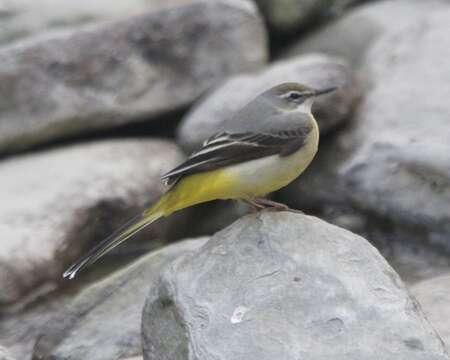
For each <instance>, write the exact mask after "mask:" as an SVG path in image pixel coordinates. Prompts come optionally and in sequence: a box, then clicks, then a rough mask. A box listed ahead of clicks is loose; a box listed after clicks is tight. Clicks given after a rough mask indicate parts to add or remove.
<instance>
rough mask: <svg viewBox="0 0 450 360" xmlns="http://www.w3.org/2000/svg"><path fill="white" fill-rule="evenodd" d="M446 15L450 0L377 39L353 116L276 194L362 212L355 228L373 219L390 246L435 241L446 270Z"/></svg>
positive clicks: (449, 186) (449, 130)
mask: <svg viewBox="0 0 450 360" xmlns="http://www.w3.org/2000/svg"><path fill="white" fill-rule="evenodd" d="M449 19H450V6H449V7H447V10H445V11H444V10H442V11H440V12H432V13H428V14H424V15H423V17H422V18H421V19H420V21H416V22H415V23H414V24H413V25H411V26H409V27H406V28H403V29H400V30H399V31H397V32H393V33H391V34H390V35H386V36H384V37H382V38H380V39H379V40H378V42H377V43H376V45H375V46H374V47H372V48H371V50H370V51H369V53H368V54H367V56H366V59H365V61H364V71H365V73H366V75H367V78H368V81H369V86H368V92H367V94H366V95H365V98H364V100H363V101H362V103H361V105H360V106H359V108H358V110H357V111H356V113H355V119H354V120H355V121H354V122H352V123H351V124H349V126H347V127H346V128H345V129H342V131H340V132H339V134H338V135H337V136H336V137H335V138H334V139H331V140H330V141H327V142H322V144H321V148H320V149H319V154H318V157H317V158H316V160H315V161H314V162H313V163H312V166H311V167H310V169H308V171H307V172H305V174H304V175H302V176H301V177H300V179H299V180H298V181H296V182H295V183H293V184H292V185H291V186H289V187H288V188H286V189H285V190H283V192H282V193H281V195H280V199H281V200H284V201H287V202H289V203H290V204H291V205H292V206H296V207H300V208H303V209H310V210H312V209H314V211H318V212H319V213H321V214H327V213H329V214H332V213H338V214H339V213H344V214H350V215H351V216H356V217H359V220H358V221H356V222H355V224H356V226H357V227H358V229H355V230H356V231H358V232H360V233H365V232H366V231H368V230H370V227H373V223H375V224H376V225H378V228H377V229H375V231H374V232H375V233H378V234H379V233H380V232H381V233H382V232H385V234H384V235H383V236H384V237H385V239H384V241H385V242H387V243H390V242H391V241H393V240H396V239H400V240H405V241H408V242H410V241H412V240H413V239H415V240H417V241H420V242H421V243H425V244H427V246H426V247H427V248H431V247H432V246H433V245H436V246H437V249H438V250H437V251H438V252H439V253H440V254H443V253H444V252H443V251H442V250H443V249H444V250H445V251H446V253H447V267H448V254H449V251H450V242H449V235H450V211H449V209H450V143H449V140H448V139H450V127H449V119H450V103H449V101H448V99H449V98H450V72H449V71H448V66H447V64H448V59H449V57H450V22H449V21H448V20H449ZM418 49H420V51H418ZM331 216H333V215H331ZM380 225H381V226H380ZM386 230H387V231H386ZM375 236H376V234H375ZM386 236H387V238H386ZM430 265H432V266H433V263H430Z"/></svg>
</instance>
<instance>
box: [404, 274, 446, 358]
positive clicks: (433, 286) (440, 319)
mask: <svg viewBox="0 0 450 360" xmlns="http://www.w3.org/2000/svg"><path fill="white" fill-rule="evenodd" d="M411 292H412V294H413V295H414V296H415V297H416V299H417V300H418V301H419V303H420V305H421V306H422V310H423V312H424V313H425V315H426V317H427V319H428V320H429V321H430V323H431V325H433V326H434V328H435V329H436V331H437V332H438V333H439V335H440V336H441V338H442V340H443V341H444V343H445V344H446V345H447V351H448V349H450V275H449V274H446V275H442V276H439V277H436V278H433V279H429V280H425V281H422V282H420V283H418V284H416V285H414V286H412V287H411Z"/></svg>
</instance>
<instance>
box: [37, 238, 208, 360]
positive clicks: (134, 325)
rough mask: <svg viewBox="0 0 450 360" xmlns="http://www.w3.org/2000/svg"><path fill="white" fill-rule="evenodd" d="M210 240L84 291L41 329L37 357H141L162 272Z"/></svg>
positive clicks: (148, 260)
mask: <svg viewBox="0 0 450 360" xmlns="http://www.w3.org/2000/svg"><path fill="white" fill-rule="evenodd" d="M205 240H206V239H197V240H186V241H183V242H181V243H177V244H173V245H170V246H168V247H165V248H163V249H161V250H158V251H155V252H153V253H150V254H148V255H146V256H144V257H142V258H140V259H139V260H137V261H136V262H134V263H132V264H131V265H129V266H128V267H126V268H125V269H123V270H121V271H119V272H118V273H116V274H114V275H112V276H110V277H107V278H106V279H105V280H103V281H101V282H99V283H97V284H94V285H92V286H91V287H89V288H87V289H85V290H84V291H82V292H81V293H80V294H79V295H78V296H77V297H76V298H75V299H74V300H73V301H72V302H70V303H68V304H66V306H65V307H64V308H63V309H62V310H61V311H60V312H59V314H57V315H56V316H54V317H53V318H51V319H50V320H49V321H48V322H47V323H46V324H45V325H44V326H42V327H41V329H40V335H38V337H37V339H38V340H37V342H36V345H35V346H34V351H33V359H41V360H50V359H51V360H82V359H89V360H111V359H124V358H127V357H132V356H138V355H140V354H141V353H142V351H141V334H140V319H141V313H142V307H143V305H144V301H145V298H146V295H147V293H148V291H149V289H150V288H151V287H152V286H154V285H153V282H154V281H155V279H156V278H157V276H158V274H159V272H160V270H161V269H162V268H163V267H164V266H166V265H167V264H168V263H170V262H171V261H172V260H174V259H176V258H177V257H178V256H180V255H183V254H186V253H189V252H191V251H194V250H197V249H198V248H199V247H200V246H201V245H203V244H204V242H205Z"/></svg>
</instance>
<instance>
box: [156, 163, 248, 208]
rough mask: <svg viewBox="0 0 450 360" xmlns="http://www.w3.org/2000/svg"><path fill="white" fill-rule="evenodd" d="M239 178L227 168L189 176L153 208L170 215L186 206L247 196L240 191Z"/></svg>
mask: <svg viewBox="0 0 450 360" xmlns="http://www.w3.org/2000/svg"><path fill="white" fill-rule="evenodd" d="M239 189H240V187H239V179H238V178H237V176H234V175H233V174H231V173H230V172H229V171H226V169H219V170H214V171H208V172H204V173H199V174H194V175H191V176H187V177H185V178H183V179H181V181H180V182H179V183H178V184H176V185H175V186H174V187H173V188H172V189H171V190H170V191H169V192H167V193H166V194H165V195H163V196H162V198H161V199H160V201H158V203H157V204H156V205H155V206H154V208H152V210H154V211H157V210H159V211H161V212H162V213H163V215H169V214H171V213H173V212H174V211H177V210H180V209H183V208H185V207H188V206H191V205H195V204H200V203H203V202H207V201H212V200H216V199H235V198H242V197H245V194H242V193H240V192H239Z"/></svg>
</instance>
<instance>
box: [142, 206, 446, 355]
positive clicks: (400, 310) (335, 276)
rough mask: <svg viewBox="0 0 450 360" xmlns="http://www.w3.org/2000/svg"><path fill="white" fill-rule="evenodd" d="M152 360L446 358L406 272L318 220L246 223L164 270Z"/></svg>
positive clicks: (271, 217) (154, 305)
mask: <svg viewBox="0 0 450 360" xmlns="http://www.w3.org/2000/svg"><path fill="white" fill-rule="evenodd" d="M142 326H143V330H142V331H143V348H144V359H147V360H149V359H158V360H164V359H171V360H181V359H191V360H194V359H195V360H200V359H211V358H217V359H247V360H252V359H258V360H265V359H280V360H288V359H293V360H294V359H295V360H297V359H321V360H322V359H329V358H330V356H331V357H332V358H333V359H346V360H348V359H355V360H356V359H358V360H360V359H377V360H378V359H383V360H387V359H395V360H399V359H408V360H411V359H417V360H418V359H428V360H431V359H448V357H447V356H446V353H445V349H444V346H443V344H442V341H441V340H440V339H439V337H438V336H437V335H436V334H435V332H434V330H433V329H432V327H431V326H430V325H429V324H428V322H427V320H426V319H425V317H424V315H423V314H422V312H421V311H420V308H419V307H418V306H417V304H416V302H415V301H414V299H413V298H411V297H410V296H409V295H408V291H407V289H406V288H405V286H404V285H403V283H402V281H401V280H400V278H399V277H398V275H397V274H396V273H395V272H394V270H392V268H391V267H390V266H389V265H388V264H387V262H386V261H385V260H384V259H383V257H381V256H380V254H379V253H378V252H377V250H376V249H375V248H374V247H372V246H371V245H370V244H369V243H368V242H367V241H365V240H364V239H363V238H361V237H359V236H357V235H354V234H352V233H350V232H348V231H346V230H343V229H340V228H338V227H335V226H333V225H329V224H327V223H325V222H323V221H321V220H319V219H317V218H313V217H309V216H304V215H299V214H293V213H286V212H279V213H270V212H266V213H259V214H256V215H251V216H247V217H244V218H242V219H241V220H239V221H237V222H236V223H234V224H233V225H232V226H230V227H228V228H227V229H225V230H223V231H221V232H219V233H218V234H216V235H214V236H213V237H212V238H211V239H210V240H209V241H208V242H207V243H206V244H205V245H204V246H203V247H202V248H200V249H199V250H198V251H196V252H193V253H191V254H188V255H186V256H184V257H180V258H178V259H177V260H175V261H174V262H173V263H171V264H170V265H169V266H168V267H167V268H165V269H164V270H163V271H162V273H161V275H160V278H159V280H158V284H157V286H155V287H154V288H152V290H151V291H150V294H149V297H148V298H147V301H146V305H145V308H144V312H143V319H142Z"/></svg>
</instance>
